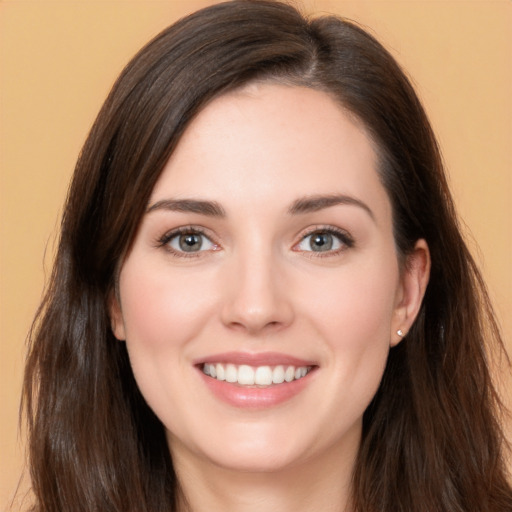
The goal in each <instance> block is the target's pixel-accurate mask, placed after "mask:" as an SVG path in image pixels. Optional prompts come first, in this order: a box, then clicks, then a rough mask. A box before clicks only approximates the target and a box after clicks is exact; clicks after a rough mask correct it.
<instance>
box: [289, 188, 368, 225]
mask: <svg viewBox="0 0 512 512" xmlns="http://www.w3.org/2000/svg"><path fill="white" fill-rule="evenodd" d="M337 205H351V206H358V207H360V208H362V209H363V210H364V211H365V212H366V213H367V214H368V215H369V216H370V217H371V218H372V220H375V215H374V214H373V212H372V210H371V208H370V207H369V206H368V205H367V204H366V203H364V202H363V201H361V200H360V199H356V198H355V197H352V196H346V195H343V194H335V195H327V196H323V195H322V196H308V197H302V198H300V199H297V200H296V201H294V202H293V203H292V205H291V206H290V208H289V209H288V213H290V214H291V215H300V214H303V213H312V212H317V211H319V210H323V209H325V208H330V207H331V206H337Z"/></svg>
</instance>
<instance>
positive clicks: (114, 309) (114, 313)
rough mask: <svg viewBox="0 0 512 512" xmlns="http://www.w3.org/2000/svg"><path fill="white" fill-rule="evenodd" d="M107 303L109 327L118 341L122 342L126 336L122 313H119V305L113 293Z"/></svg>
mask: <svg viewBox="0 0 512 512" xmlns="http://www.w3.org/2000/svg"><path fill="white" fill-rule="evenodd" d="M108 302H109V306H108V310H109V317H110V327H111V329H112V333H113V334H114V336H115V337H116V338H117V339H118V340H119V341H124V340H125V339H126V335H125V329H124V321H123V313H122V311H121V304H120V302H119V299H118V297H117V296H116V294H115V293H112V294H111V295H110V298H109V301H108Z"/></svg>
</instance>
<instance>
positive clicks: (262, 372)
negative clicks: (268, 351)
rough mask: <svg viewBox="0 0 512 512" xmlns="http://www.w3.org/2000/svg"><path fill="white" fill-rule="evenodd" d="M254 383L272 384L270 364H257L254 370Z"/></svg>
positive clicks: (259, 384)
mask: <svg viewBox="0 0 512 512" xmlns="http://www.w3.org/2000/svg"><path fill="white" fill-rule="evenodd" d="M254 383H255V384H257V385H258V386H270V384H272V370H271V369H270V366H258V368H256V371H255V372H254Z"/></svg>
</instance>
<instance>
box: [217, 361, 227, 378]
mask: <svg viewBox="0 0 512 512" xmlns="http://www.w3.org/2000/svg"><path fill="white" fill-rule="evenodd" d="M215 370H216V371H217V380H226V372H225V371H224V366H222V365H221V364H217V366H215Z"/></svg>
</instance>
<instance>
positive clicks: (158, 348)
mask: <svg viewBox="0 0 512 512" xmlns="http://www.w3.org/2000/svg"><path fill="white" fill-rule="evenodd" d="M377 167H378V165H377V156H376V153H375V151H374V148H373V144H372V141H371V140H370V139H369V137H368V136H367V134H366V132H365V130H364V129H363V127H362V126H361V125H360V124H359V123H358V122H357V121H356V120H355V119H354V118H353V116H350V115H349V114H348V113H346V112H345V111H344V110H343V109H342V108H341V107H340V106H339V105H338V104H336V103H335V102H334V101H333V100H332V99H331V98H330V97H329V96H328V95H327V94H326V93H323V92H319V91H314V90H311V89H307V88H301V87H288V86H284V85H276V84H252V85H250V86H247V87H245V88H244V89H242V90H238V91H235V92H231V93H228V94H226V95H224V96H221V97H219V98H217V99H215V100H214V101H213V102H211V103H210V104H209V105H208V106H207V107H206V108H205V109H204V110H203V111H202V112H201V113H200V114H199V115H198V117H197V118H196V119H195V120H194V121H193V122H192V124H191V125H190V126H189V127H188V129H187V131H186V132H185V134H184V136H183V137H182V139H181V141H180V143H179V145H178V147H177V149H176V151H175V152H174V153H173V155H172V157H171V158H170V160H169V161H168V163H167V165H166V166H165V168H164V170H163V172H162V174H161V176H160V178H159V180H158V182H157V184H156V186H155V188H154V190H153V193H152V196H151V199H150V201H149V204H148V211H147V213H146V215H145V216H144V217H143V219H142V221H141V224H140V227H139V230H138V233H137V235H136V238H135V240H134V243H133V246H132V248H131V251H130V252H129V254H128V255H127V257H126V260H125V261H124V264H123V266H122V269H121V273H120V282H119V300H118V299H114V300H113V301H112V305H111V318H112V326H113V331H114V334H115V335H116V337H117V338H118V339H120V340H126V343H127V347H128V352H129V355H130V360H131V364H132V368H133V371H134V375H135V378H136V380H137V383H138V385H139V387H140V389H141V391H142V393H143V395H144V397H145V398H146V400H147V402H148V404H149V405H150V406H151V407H152V409H153V410H154V411H155V413H156V415H157V416H158V417H159V418H160V420H161V421H162V423H163V425H164V426H165V428H166V432H167V438H168V444H169V449H170V451H171V455H172V457H173V461H174V464H175V469H176V473H177V476H178V479H179V481H180V484H181V489H182V493H183V494H182V495H183V502H182V503H181V505H180V507H181V509H183V510H185V508H186V506H185V501H188V503H189V507H190V509H192V510H194V511H203V510H209V511H211V510H219V511H221V510H222V511H237V512H240V511H243V512H247V511H253V510H254V511H256V510H258V511H261V510H280V511H288V510H290V511H291V510H293V511H294V512H296V511H307V510H332V511H334V510H337V511H339V510H344V509H347V507H349V484H350V476H351V471H352V469H353V464H354V460H355V457H356V454H357V450H358V446H359V443H360V436H361V422H362V415H363V412H364V410H365V409H366V407H367V406H368V404H369V402H370V401H371V399H372V397H373V396H374V394H375V392H376V390H377V388H378V386H379V382H380V379H381V377H382V374H383V371H384V368H385V364H386V358H387V355H388V352H389V350H390V347H392V346H393V345H395V344H397V343H399V342H400V340H401V338H400V336H399V335H398V334H397V332H396V331H397V330H398V329H401V330H402V331H403V332H407V330H408V329H409V328H410V326H411V324H412V322H413V321H414V318H415V317H416V314H417V312H418V309H419V307H420V304H421V300H422V297H423V294H424V291H425V287H426V284H427V281H428V273H429V254H428V248H427V246H426V243H425V242H424V241H422V240H420V241H418V242H417V244H416V248H415V250H414V252H413V253H412V255H411V256H410V257H409V260H410V261H409V262H408V264H407V265H405V266H404V269H403V270H401V268H400V266H399V263H398V258H397V253H396V248H395V244H394V240H393V235H392V214H391V204H390V201H389V198H388V196H387V193H386V190H385V189H384V187H383V186H382V184H381V182H380V180H379V177H378V174H377ZM334 194H336V195H343V196H344V197H345V198H347V197H348V198H349V199H348V201H347V200H345V201H344V202H342V203H341V204H333V205H329V206H326V205H324V207H321V206H322V205H321V204H320V205H318V204H317V207H318V208H317V209H316V210H315V211H305V212H295V213H290V208H291V207H292V205H294V204H295V205H296V203H297V201H298V200H304V198H306V199H311V198H312V197H317V196H322V197H324V196H329V197H332V196H333V195H334ZM183 199H187V200H189V199H192V200H194V201H209V202H214V206H215V207H218V208H220V209H221V210H222V213H223V215H222V216H216V215H211V213H212V212H211V211H210V212H205V211H202V212H192V211H176V210H175V206H176V203H171V202H170V201H176V200H183ZM166 201H167V202H166ZM358 202H359V203H358ZM187 204H188V205H189V206H188V208H189V207H190V203H187ZM194 204H195V203H194ZM181 205H182V206H183V203H181ZM182 209H183V208H182ZM185 209H187V208H185ZM189 209H190V208H189ZM203 210H204V208H203ZM217 213H219V212H217ZM191 226H193V228H194V229H192V228H191ZM177 228H185V232H186V233H193V231H194V230H196V229H197V228H199V229H200V230H201V232H202V233H203V234H202V235H199V236H200V237H204V238H203V246H202V247H201V250H197V251H195V252H191V253H184V252H183V251H181V249H180V245H179V240H180V239H179V235H176V236H174V238H171V236H172V233H173V230H175V229H177ZM332 229H334V230H337V231H340V232H341V238H339V236H338V235H337V234H336V235H329V233H328V231H329V230H332ZM326 230H327V231H326ZM311 232H315V233H317V234H319V233H320V234H322V233H323V236H325V234H326V233H327V237H328V238H329V236H330V237H331V238H330V240H331V241H333V243H334V245H333V249H332V250H327V251H319V246H318V245H315V244H312V243H311V241H312V238H311V236H310V234H311ZM169 233H171V235H169ZM166 235H167V237H166ZM180 251H181V252H180ZM269 351H272V352H278V353H280V354H286V355H290V356H293V357H297V358H301V359H304V360H308V361H312V362H314V365H315V370H314V372H312V373H311V374H310V375H308V377H307V379H308V380H307V381H305V382H307V383H306V385H305V386H303V388H302V389H301V391H300V392H299V393H298V394H296V395H294V396H292V397H291V398H290V399H288V400H285V401H284V402H283V403H279V404H277V405H273V406H270V407H259V408H256V409H254V408H247V407H236V406H233V405H231V404H228V403H226V402H224V401H222V400H219V399H218V397H216V396H215V395H214V394H213V393H212V392H211V390H210V389H209V387H208V386H207V385H205V377H204V375H203V374H202V373H201V372H200V371H199V370H198V368H197V366H196V364H197V362H198V361H200V360H201V359H204V358H205V357H209V356H212V355H213V356H215V354H219V353H224V352H236V353H240V352H243V353H249V354H259V353H264V352H269Z"/></svg>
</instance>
